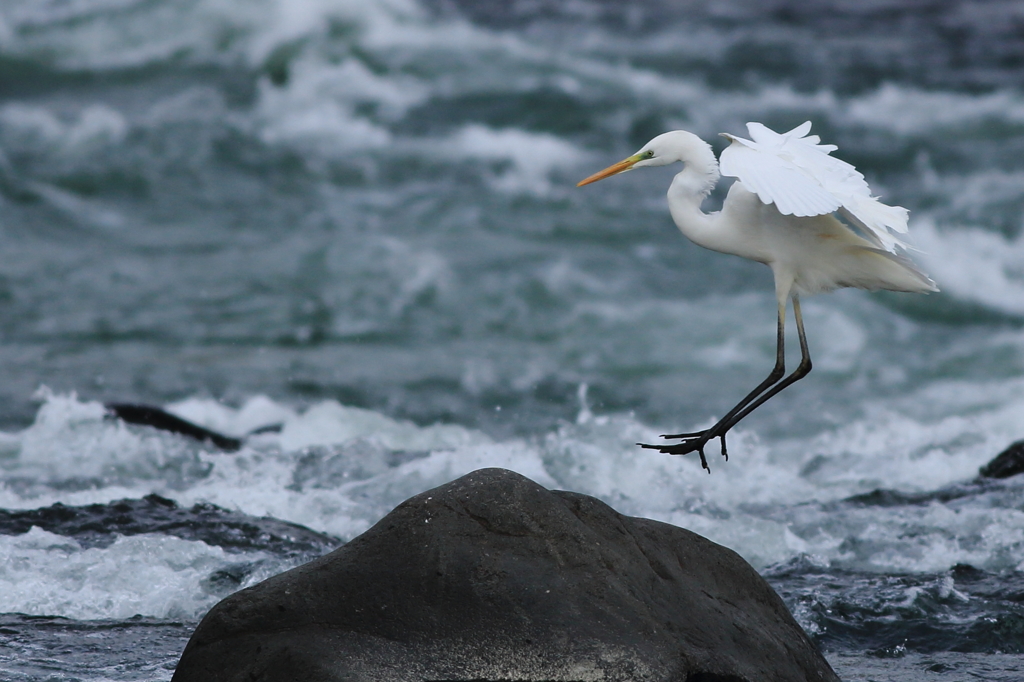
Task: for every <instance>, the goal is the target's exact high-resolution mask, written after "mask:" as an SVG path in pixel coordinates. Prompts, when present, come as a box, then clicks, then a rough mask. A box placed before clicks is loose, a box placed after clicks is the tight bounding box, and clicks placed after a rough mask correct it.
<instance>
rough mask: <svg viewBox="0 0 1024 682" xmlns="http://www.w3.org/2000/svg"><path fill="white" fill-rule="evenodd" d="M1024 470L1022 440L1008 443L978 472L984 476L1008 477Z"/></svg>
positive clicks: (1023, 441) (1023, 446)
mask: <svg viewBox="0 0 1024 682" xmlns="http://www.w3.org/2000/svg"><path fill="white" fill-rule="evenodd" d="M1021 472H1024V440H1019V441H1017V442H1016V443H1013V444H1012V445H1010V447H1008V448H1006V449H1005V450H1003V451H1002V452H1000V453H999V454H998V455H996V456H995V457H994V458H993V459H992V461H991V462H989V463H988V464H986V465H985V466H983V467H981V469H980V470H979V472H978V473H979V474H981V475H982V476H983V477H984V478H1009V477H1010V476H1016V475H1017V474H1019V473H1021Z"/></svg>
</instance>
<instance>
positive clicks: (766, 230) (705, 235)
mask: <svg viewBox="0 0 1024 682" xmlns="http://www.w3.org/2000/svg"><path fill="white" fill-rule="evenodd" d="M810 129H811V124H810V122H809V121H808V122H807V123H804V124H803V125H801V126H798V127H797V128H794V129H793V130H791V131H789V132H787V133H782V134H779V133H776V132H774V131H772V130H769V129H768V128H766V127H765V126H763V125H761V124H760V123H748V124H747V130H748V131H749V132H750V136H751V138H752V139H750V140H747V139H744V138H740V137H735V136H732V135H728V134H725V133H723V134H722V135H723V137H725V138H727V139H729V140H730V141H731V142H732V144H731V145H730V146H729V147H728V148H726V150H725V151H724V152H722V158H721V165H719V162H718V161H717V160H716V159H715V154H714V152H713V151H712V150H711V146H710V145H708V144H707V143H706V142H704V141H703V140H701V139H700V138H699V137H697V136H696V135H694V134H692V133H688V132H686V131H683V130H676V131H672V132H668V133H664V134H662V135H659V136H657V137H656V138H654V139H653V140H651V141H650V142H648V143H647V144H646V145H644V146H643V148H641V149H640V151H638V152H637V153H636V154H634V155H633V156H630V157H629V158H626V159H624V160H622V161H620V162H619V163H616V164H614V165H612V166H609V167H608V168H606V169H604V170H603V171H600V172H598V173H595V174H594V175H591V176H590V177H588V178H586V179H585V180H583V181H581V182H580V183H579V186H583V185H587V184H590V183H592V182H596V181H598V180H601V179H604V178H607V177H610V176H612V175H616V174H618V173H622V172H625V171H628V170H633V169H634V168H644V167H647V166H665V165H668V164H671V163H675V162H677V161H681V162H682V163H683V164H684V165H683V170H682V171H680V172H679V173H678V174H677V175H676V176H675V178H674V179H673V180H672V184H671V185H670V186H669V189H668V205H669V210H670V212H671V213H672V219H673V220H674V221H675V223H676V225H677V226H678V227H679V229H680V231H681V232H682V233H683V234H684V235H685V236H686V237H687V238H689V239H690V240H691V241H692V242H694V243H695V244H697V245H699V246H703V247H704V248H707V249H711V250H712V251H719V252H721V253H728V254H732V255H735V256H740V257H742V258H747V259H750V260H753V261H757V262H759V263H764V264H765V265H767V266H768V267H770V268H771V269H772V273H773V275H774V276H775V297H776V300H777V302H778V337H777V350H776V358H775V367H774V368H773V369H772V371H771V373H770V374H769V375H768V377H767V378H766V379H765V380H764V381H762V382H761V383H760V384H759V385H758V386H757V387H756V388H754V390H753V391H751V392H750V393H748V394H747V395H746V397H744V398H743V400H741V401H740V402H739V403H737V404H736V406H735V407H733V408H732V409H731V410H729V412H727V413H726V415H725V416H724V417H722V418H721V419H720V420H719V421H718V422H717V423H716V424H715V425H714V426H712V427H711V428H709V429H706V430H704V431H697V432H694V433H679V434H673V435H665V436H662V437H663V438H666V439H672V440H680V441H681V442H679V443H673V444H662V445H648V444H645V443H641V444H640V445H641V446H642V447H645V448H651V449H655V450H659V451H660V452H663V453H666V454H671V455H685V454H688V453H691V452H694V451H696V452H698V453H699V454H700V460H701V464H702V465H703V467H704V468H705V469H708V463H707V459H706V457H705V455H704V446H705V445H706V444H707V443H708V442H709V441H710V440H712V439H714V438H719V439H721V442H722V454H723V455H725V456H726V458H728V450H727V448H726V443H725V435H726V433H727V432H728V431H729V429H731V428H732V427H733V426H735V425H736V424H737V423H738V422H739V421H740V420H741V419H743V418H744V417H746V416H747V415H748V414H750V413H751V412H753V411H754V410H755V409H757V408H758V407H759V406H761V405H762V404H764V403H765V402H766V401H767V400H769V399H770V398H771V397H772V396H774V395H776V394H777V393H778V392H779V391H781V390H782V389H784V388H786V387H787V386H789V385H790V384H792V383H793V382H795V381H798V380H800V379H802V378H803V377H804V376H806V375H807V373H808V372H810V371H811V356H810V352H809V351H808V348H807V338H806V335H805V334H804V323H803V318H802V316H801V314H800V295H801V294H815V293H820V292H824V291H831V290H833V289H837V288H840V287H856V288H858V289H869V290H878V289H886V290H889V291H905V292H916V293H926V292H931V291H937V290H938V289H937V287H936V286H935V282H933V281H932V280H931V279H930V278H929V277H928V276H927V275H925V274H924V273H923V272H921V271H920V270H919V269H918V268H917V267H916V266H915V265H914V264H913V263H912V262H911V261H910V260H909V259H908V258H906V257H905V256H903V255H901V254H900V253H899V250H900V249H902V248H904V247H905V245H904V244H903V243H902V242H901V241H900V240H899V239H898V238H897V237H896V236H895V235H894V234H893V232H897V233H904V232H906V231H907V217H908V212H907V210H906V209H905V208H902V207H899V206H887V205H885V204H883V203H881V202H879V201H878V200H877V199H875V198H874V197H872V196H871V193H870V190H869V188H868V185H867V182H865V180H864V176H863V175H861V174H860V173H859V172H857V170H856V169H855V168H854V167H853V166H851V165H850V164H848V163H846V162H844V161H841V160H839V159H837V158H834V157H832V156H830V153H831V152H832V151H835V149H836V147H835V146H832V145H821V144H818V143H819V142H820V139H819V138H818V137H817V136H816V135H808V133H809V132H810ZM721 174H724V175H727V176H731V177H735V178H737V181H736V182H735V183H733V185H732V187H731V188H730V189H729V193H728V195H727V196H726V199H725V202H724V204H723V205H722V210H721V211H718V212H715V213H705V212H704V211H702V210H701V203H702V202H703V201H704V198H705V197H706V196H707V195H708V193H709V192H711V190H712V189H713V188H714V186H715V184H716V183H717V182H718V179H719V176H720V175H721ZM840 217H841V218H843V220H845V221H846V222H847V223H849V225H851V226H853V228H856V231H855V230H854V229H851V227H850V226H848V225H847V224H845V223H844V222H842V221H841V220H840V219H839V218H840ZM790 300H792V302H793V317H794V319H795V321H796V330H797V335H798V338H799V341H800V353H801V358H800V364H799V366H797V368H796V370H795V371H793V373H792V374H790V375H789V376H785V372H786V369H785V330H786V306H787V303H788V301H790ZM709 471H710V469H709Z"/></svg>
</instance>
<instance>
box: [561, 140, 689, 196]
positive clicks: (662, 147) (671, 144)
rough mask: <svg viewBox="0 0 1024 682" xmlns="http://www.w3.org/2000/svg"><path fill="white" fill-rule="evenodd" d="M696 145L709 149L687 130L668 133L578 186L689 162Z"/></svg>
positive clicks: (582, 181)
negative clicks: (657, 167)
mask: <svg viewBox="0 0 1024 682" xmlns="http://www.w3.org/2000/svg"><path fill="white" fill-rule="evenodd" d="M694 144H698V145H701V146H702V147H708V145H707V143H706V142H704V141H703V140H701V139H700V138H699V137H697V136H696V135H694V134H693V133H688V132H686V131H685V130H673V131H671V132H668V133H662V134H661V135H658V136H657V137H656V138H654V139H653V140H651V141H650V142H648V143H647V144H645V145H644V146H643V147H641V148H640V151H638V152H637V153H636V154H634V155H633V156H630V157H627V158H625V159H623V160H622V161H619V162H618V163H615V164H612V165H611V166H608V167H607V168H605V169H604V170H603V171H598V172H597V173H594V174H593V175H591V176H590V177H589V178H586V179H584V180H581V181H580V182H579V183H577V185H576V186H577V187H582V186H583V185H589V184H590V183H592V182H597V181H598V180H604V179H605V178H607V177H611V176H612V175H617V174H619V173H625V172H626V171H628V170H633V169H634V168H644V167H646V166H667V165H668V164H670V163H675V162H676V161H687V160H688V159H689V158H690V155H689V153H688V152H689V150H690V149H691V148H692V147H693V145H694Z"/></svg>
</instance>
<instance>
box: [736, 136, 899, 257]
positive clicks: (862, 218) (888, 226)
mask: <svg viewBox="0 0 1024 682" xmlns="http://www.w3.org/2000/svg"><path fill="white" fill-rule="evenodd" d="M747 130H748V131H749V132H750V137H752V138H753V139H752V140H745V139H743V138H742V137H735V136H733V135H728V134H725V133H723V136H724V137H726V138H728V139H729V140H731V141H732V144H731V145H729V147H728V148H727V149H726V150H725V151H724V152H722V158H721V163H720V165H721V170H722V174H723V175H728V176H730V177H735V178H739V180H740V181H741V182H742V183H743V185H744V186H745V187H746V188H747V189H749V190H750V191H751V192H754V193H755V194H757V196H758V197H759V198H760V199H761V201H763V202H764V203H766V204H775V207H776V208H778V209H779V212H780V213H782V214H784V215H794V216H815V215H825V214H827V213H832V212H834V211H839V212H840V214H841V215H842V216H843V217H844V218H846V219H847V220H849V221H850V222H852V223H854V224H855V225H856V226H857V227H859V228H860V229H861V230H862V231H863V232H864V234H865V236H866V237H867V238H868V239H870V240H871V241H872V242H874V243H875V244H877V245H878V246H879V247H882V248H884V249H886V250H887V251H892V252H895V251H896V247H897V246H905V245H904V244H903V242H901V241H900V240H899V239H897V238H896V237H895V236H894V235H893V234H892V233H891V232H890V230H893V231H895V232H901V233H902V232H906V231H907V215H908V211H907V209H905V208H902V207H900V206H887V205H886V204H883V203H882V202H880V201H878V199H876V198H874V197H872V196H871V190H870V188H869V187H868V183H867V182H866V181H865V180H864V176H863V175H861V174H860V173H858V172H857V169H856V168H854V167H853V166H851V165H850V164H848V163H846V162H845V161H841V160H839V159H837V158H834V157H832V156H829V153H830V152H833V151H835V150H836V149H837V148H836V147H835V146H834V145H830V144H829V145H825V144H818V143H819V142H820V141H821V139H820V138H819V137H818V136H817V135H808V133H809V132H810V131H811V122H810V121H807V122H806V123H804V124H803V125H800V126H797V127H796V128H794V129H793V130H790V131H789V132H788V133H782V134H781V135H780V134H779V133H776V132H774V131H772V130H769V129H768V128H766V127H765V126H763V125H761V124H760V123H748V124H747Z"/></svg>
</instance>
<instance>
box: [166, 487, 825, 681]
mask: <svg viewBox="0 0 1024 682" xmlns="http://www.w3.org/2000/svg"><path fill="white" fill-rule="evenodd" d="M838 679H839V678H838V677H837V676H836V675H835V673H834V672H833V671H832V669H831V668H830V667H829V665H828V663H826V662H825V660H824V658H822V656H821V655H820V654H819V653H818V651H817V650H816V649H815V647H814V645H813V643H812V642H811V641H810V640H809V639H808V637H807V636H806V634H805V633H804V632H803V630H801V629H800V626H799V625H797V623H796V621H795V620H793V617H792V616H791V615H790V614H789V612H788V611H787V610H786V607H785V605H784V604H783V602H782V600H781V599H780V598H779V596H778V595H777V594H775V592H773V591H772V589H771V588H770V587H769V586H768V584H767V583H766V582H765V581H764V580H763V579H762V578H761V577H760V576H759V575H758V574H757V572H756V571H754V569H753V568H751V567H750V565H749V564H747V563H746V562H745V561H744V560H743V559H742V558H740V556H739V555H737V554H736V553H735V552H732V551H731V550H729V549H726V548H724V547H721V546H719V545H716V544H714V543H713V542H711V541H709V540H707V539H705V538H702V537H700V536H699V535H696V534H694V533H691V532H689V531H686V530H683V529H681V528H676V527H674V526H670V525H668V524H665V523H659V522H656V521H649V520H647V519H638V518H630V517H626V516H622V515H620V514H618V513H616V512H615V511H614V510H613V509H611V508H610V507H608V506H607V505H606V504H604V503H602V502H600V501H598V500H596V499H594V498H591V497H587V496H586V495H580V494H576V493H568V492H560V491H548V490H546V489H544V488H542V487H541V486H539V485H537V484H536V483H534V482H533V481H530V480H529V479H526V478H524V477H522V476H520V475H518V474H515V473H512V472H510V471H505V470H502V469H484V470H481V471H476V472H474V473H472V474H469V475H467V476H464V477H462V478H460V479H458V480H456V481H453V482H451V483H449V484H447V485H444V486H441V487H439V488H435V489H434V490H430V491H427V492H425V493H422V494H420V495H417V496H416V497H413V498H411V499H409V500H407V501H405V502H403V503H402V504H401V505H399V506H398V507H397V508H396V509H394V510H393V511H392V512H391V513H390V514H388V515H387V516H386V517H384V518H383V519H382V520H381V521H380V522H379V523H377V524H376V525H375V526H374V527H373V528H371V529H370V530H368V531H367V532H366V533H364V534H362V535H360V536H359V537H357V538H355V539H354V540H352V541H351V542H349V543H348V544H346V545H345V546H343V547H341V548H340V549H337V550H335V551H334V552H332V553H330V554H328V555H326V556H323V557H321V558H319V559H316V560H314V561H311V562H310V563H308V564H305V565H303V566H300V567H298V568H295V569H292V570H291V571H288V572H286V573H282V574H281V575H278V576H275V577H273V578H271V579H269V580H267V581H265V582H263V583H260V584H259V585H255V586H253V587H250V588H248V589H245V590H242V591H240V592H237V593H235V594H233V595H231V596H230V597H228V598H227V599H225V600H224V601H222V602H220V603H219V604H218V605H217V606H215V607H214V608H213V609H212V610H211V611H210V613H209V614H207V616H206V617H205V618H204V619H203V621H202V622H201V623H200V624H199V627H198V628H197V629H196V631H195V633H194V634H193V635H192V639H191V640H190V641H189V643H188V646H186V647H185V651H184V653H183V654H182V657H181V660H180V662H179V663H178V668H177V671H176V672H175V674H174V678H173V682H220V681H224V682H228V681H232V682H235V681H238V682H241V681H242V680H260V681H263V682H279V681H280V682H283V681H289V682H290V681H292V680H304V681H307V682H328V681H330V682H336V681H340V680H353V681H355V680H359V681H363V680H367V681H369V680H373V681H385V680H388V681H390V680H394V681H396V682H399V681H400V682H407V681H410V680H503V681H506V682H508V681H513V680H522V681H526V680H666V681H668V680H677V681H679V682H697V681H698V680H699V681H701V682H755V681H757V682H768V681H777V682H782V681H784V680H785V681H790V680H792V681H797V680H799V681H801V682H805V681H810V680H813V681H815V682H817V681H826V680H827V681H829V682H838Z"/></svg>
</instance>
